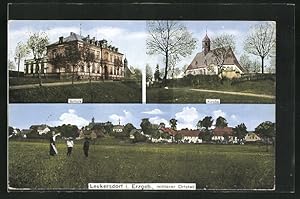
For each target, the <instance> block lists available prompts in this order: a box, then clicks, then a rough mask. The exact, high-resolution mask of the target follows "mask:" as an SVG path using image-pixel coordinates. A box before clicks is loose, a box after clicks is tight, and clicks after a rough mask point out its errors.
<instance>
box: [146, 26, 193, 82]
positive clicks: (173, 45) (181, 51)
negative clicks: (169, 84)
mask: <svg viewBox="0 0 300 199" xmlns="http://www.w3.org/2000/svg"><path fill="white" fill-rule="evenodd" d="M146 25H147V31H148V38H147V40H146V45H147V54H149V55H153V54H157V55H161V56H163V57H164V62H165V71H164V78H163V79H164V82H165V84H166V79H167V76H168V68H169V61H170V59H171V60H172V61H173V62H175V63H177V62H178V61H180V59H181V58H182V57H186V56H188V55H190V54H191V53H192V52H193V50H194V49H195V48H196V42H197V41H196V39H195V38H193V36H192V33H190V32H189V31H188V30H187V28H186V27H185V26H184V25H183V24H182V23H180V22H176V21H148V22H147V24H146Z"/></svg>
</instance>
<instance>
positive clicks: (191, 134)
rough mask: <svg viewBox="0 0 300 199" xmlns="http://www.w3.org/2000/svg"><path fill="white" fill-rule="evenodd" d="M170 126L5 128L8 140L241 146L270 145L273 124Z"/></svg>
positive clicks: (107, 124)
mask: <svg viewBox="0 0 300 199" xmlns="http://www.w3.org/2000/svg"><path fill="white" fill-rule="evenodd" d="M168 125H169V126H170V127H166V124H165V123H163V122H161V123H160V124H152V123H151V122H150V121H149V118H143V119H142V121H141V123H140V128H136V127H135V126H134V125H133V124H131V123H127V124H125V125H124V124H121V123H120V120H119V123H118V124H115V125H114V124H113V123H112V122H110V121H107V122H95V118H94V117H93V118H92V119H91V122H90V123H89V124H88V125H86V126H83V127H82V128H78V127H77V126H76V125H71V124H63V125H61V126H56V127H51V126H49V125H46V124H39V125H36V124H34V125H31V126H30V128H29V129H22V130H20V129H18V128H13V127H9V138H10V139H49V138H50V137H51V136H52V133H53V132H55V133H60V135H61V139H63V140H67V139H68V138H70V137H72V138H74V139H76V140H81V139H85V138H87V139H90V140H93V139H100V140H101V138H104V137H112V138H116V139H121V140H127V141H128V142H131V143H137V142H148V143H149V142H150V143H177V144H179V143H186V144H201V143H210V144H213V143H218V144H245V143H266V144H274V141H275V123H273V122H270V121H262V122H261V124H259V125H258V126H257V127H256V128H255V130H254V131H247V127H246V125H245V124H244V123H241V124H239V125H237V126H235V127H230V126H228V123H227V121H226V118H224V117H222V116H219V117H218V118H217V119H216V121H215V122H214V120H213V119H212V117H211V116H206V117H204V118H203V119H202V120H199V121H198V123H197V124H195V127H196V128H195V129H188V128H183V129H177V127H176V126H177V120H176V119H175V118H172V119H170V121H169V124H168Z"/></svg>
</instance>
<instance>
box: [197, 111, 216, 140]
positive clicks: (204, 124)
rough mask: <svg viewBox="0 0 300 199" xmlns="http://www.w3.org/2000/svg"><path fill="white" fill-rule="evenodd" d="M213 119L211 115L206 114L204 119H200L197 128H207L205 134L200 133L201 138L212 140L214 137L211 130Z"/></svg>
mask: <svg viewBox="0 0 300 199" xmlns="http://www.w3.org/2000/svg"><path fill="white" fill-rule="evenodd" d="M213 121H214V120H213V119H212V117H211V116H205V117H204V118H203V119H202V120H199V121H198V123H197V128H198V129H201V128H205V131H204V133H203V134H200V135H199V138H201V139H203V140H204V141H210V140H211V137H212V132H211V131H210V130H209V128H210V127H211V125H212V123H213Z"/></svg>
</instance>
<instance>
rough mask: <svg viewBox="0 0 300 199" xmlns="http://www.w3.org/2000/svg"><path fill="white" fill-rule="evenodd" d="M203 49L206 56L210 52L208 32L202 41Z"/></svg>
mask: <svg viewBox="0 0 300 199" xmlns="http://www.w3.org/2000/svg"><path fill="white" fill-rule="evenodd" d="M202 49H203V52H204V54H205V55H206V54H207V53H208V52H209V51H210V39H209V37H208V36H207V31H206V34H205V37H204V39H203V40H202Z"/></svg>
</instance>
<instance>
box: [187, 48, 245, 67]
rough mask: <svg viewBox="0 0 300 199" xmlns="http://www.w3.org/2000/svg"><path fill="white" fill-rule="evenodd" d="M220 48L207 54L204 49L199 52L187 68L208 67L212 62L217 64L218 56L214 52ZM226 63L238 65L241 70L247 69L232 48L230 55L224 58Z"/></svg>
mask: <svg viewBox="0 0 300 199" xmlns="http://www.w3.org/2000/svg"><path fill="white" fill-rule="evenodd" d="M218 49H219V48H216V49H213V50H210V51H209V52H207V53H206V54H205V53H204V52H203V51H202V52H200V53H197V54H196V56H195V58H194V59H193V61H192V62H191V64H190V65H189V66H188V67H187V70H193V69H198V68H206V67H208V66H209V65H211V64H215V65H216V56H215V53H214V52H215V51H216V50H218ZM224 65H236V66H237V67H238V68H239V69H240V70H241V71H245V69H244V68H243V67H242V66H241V65H240V64H239V62H238V60H237V59H236V57H235V55H234V53H233V51H232V50H231V49H230V52H229V56H227V57H226V58H225V60H224Z"/></svg>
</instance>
